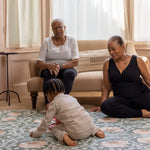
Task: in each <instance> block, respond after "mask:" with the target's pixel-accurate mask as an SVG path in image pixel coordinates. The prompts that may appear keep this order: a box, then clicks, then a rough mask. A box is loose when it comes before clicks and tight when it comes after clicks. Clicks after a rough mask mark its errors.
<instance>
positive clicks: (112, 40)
mask: <svg viewBox="0 0 150 150" xmlns="http://www.w3.org/2000/svg"><path fill="white" fill-rule="evenodd" d="M114 41H117V43H118V44H119V45H120V46H122V45H123V44H124V41H123V39H122V37H121V36H119V35H114V36H112V37H111V38H110V39H109V40H108V45H109V43H110V42H114Z"/></svg>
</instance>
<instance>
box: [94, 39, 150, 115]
mask: <svg viewBox="0 0 150 150" xmlns="http://www.w3.org/2000/svg"><path fill="white" fill-rule="evenodd" d="M124 47H125V46H124V42H123V40H122V38H121V37H120V36H113V37H111V38H110V39H109V41H108V50H109V54H110V55H111V58H109V59H107V60H106V61H105V63H104V67H103V75H104V83H103V91H102V97H101V103H102V104H101V110H102V112H103V113H105V114H107V115H109V116H112V117H120V118H131V117H150V89H149V87H148V86H147V85H149V86H150V73H149V71H148V69H147V67H146V65H145V63H144V61H143V60H142V59H141V58H140V57H138V56H135V55H128V54H126V53H125V52H124ZM141 77H142V78H141ZM143 80H144V81H145V82H143ZM145 83H146V84H147V85H146V84H145ZM111 89H112V90H113V94H114V97H111V98H108V96H109V93H110V90H111ZM93 111H100V107H97V108H94V109H93Z"/></svg>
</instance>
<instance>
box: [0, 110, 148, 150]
mask: <svg viewBox="0 0 150 150" xmlns="http://www.w3.org/2000/svg"><path fill="white" fill-rule="evenodd" d="M88 113H89V114H90V116H91V117H92V118H93V120H94V123H95V124H96V125H97V126H98V127H99V128H100V129H102V130H103V131H104V132H105V138H103V139H100V138H97V137H95V136H94V137H92V136H90V137H89V138H87V139H85V140H78V141H77V143H78V146H75V147H69V146H66V145H65V144H63V143H60V142H59V141H58V140H57V139H56V138H55V137H54V136H53V134H52V133H51V131H50V132H49V133H46V134H43V136H42V137H41V138H31V137H30V136H29V134H30V133H31V132H32V131H33V130H35V129H36V128H37V127H38V126H39V124H40V122H41V120H42V119H43V117H44V116H45V112H38V111H35V110H14V111H0V150H4V149H6V150H22V149H26V150H27V149H31V150H35V149H38V150H80V149H81V150H99V149H100V150H107V149H109V150H123V149H124V150H129V149H130V150H133V149H134V150H135V149H136V150H137V149H140V150H142V149H143V150H145V149H150V119H148V118H127V119H121V118H109V117H107V116H106V115H104V114H103V113H102V112H88ZM52 123H54V121H52Z"/></svg>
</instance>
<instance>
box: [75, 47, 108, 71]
mask: <svg viewBox="0 0 150 150" xmlns="http://www.w3.org/2000/svg"><path fill="white" fill-rule="evenodd" d="M79 55H80V58H79V63H78V66H77V67H76V68H77V70H78V72H87V71H102V70H103V64H104V61H105V59H106V58H109V57H110V55H109V52H108V49H101V50H88V51H81V52H79Z"/></svg>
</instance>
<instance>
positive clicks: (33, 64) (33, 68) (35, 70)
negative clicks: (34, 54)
mask: <svg viewBox="0 0 150 150" xmlns="http://www.w3.org/2000/svg"><path fill="white" fill-rule="evenodd" d="M29 71H30V77H31V78H32V77H38V76H39V74H40V69H39V67H38V66H37V59H35V58H34V59H30V60H29Z"/></svg>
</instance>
